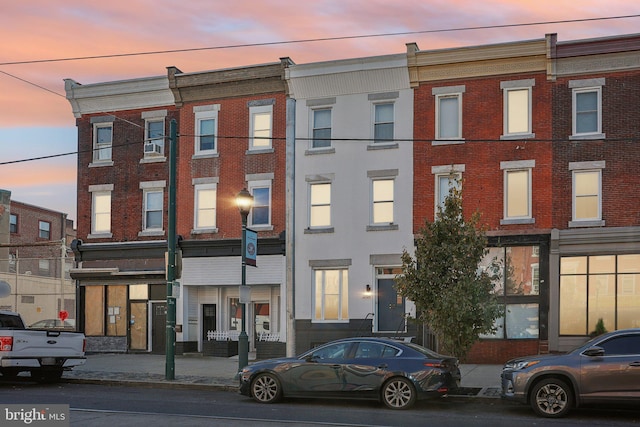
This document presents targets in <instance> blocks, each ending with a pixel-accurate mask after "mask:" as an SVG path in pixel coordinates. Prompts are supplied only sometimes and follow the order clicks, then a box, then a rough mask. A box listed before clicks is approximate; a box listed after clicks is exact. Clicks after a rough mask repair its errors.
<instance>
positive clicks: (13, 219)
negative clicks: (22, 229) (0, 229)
mask: <svg viewBox="0 0 640 427" xmlns="http://www.w3.org/2000/svg"><path fill="white" fill-rule="evenodd" d="M17 232H18V215H15V214H9V233H17Z"/></svg>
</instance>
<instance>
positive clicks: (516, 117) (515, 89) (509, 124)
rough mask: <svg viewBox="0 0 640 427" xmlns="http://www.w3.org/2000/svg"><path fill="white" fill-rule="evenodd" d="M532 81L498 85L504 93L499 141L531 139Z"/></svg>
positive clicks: (533, 82)
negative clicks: (501, 132) (501, 130)
mask: <svg viewBox="0 0 640 427" xmlns="http://www.w3.org/2000/svg"><path fill="white" fill-rule="evenodd" d="M534 85H535V80H534V79H527V80H511V81H506V82H501V83H500V88H501V89H502V91H503V93H504V107H503V112H504V118H503V134H502V136H501V139H512V138H533V137H534V136H535V135H534V134H533V131H532V127H531V104H532V101H531V94H532V88H533V86H534Z"/></svg>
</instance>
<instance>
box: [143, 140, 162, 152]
mask: <svg viewBox="0 0 640 427" xmlns="http://www.w3.org/2000/svg"><path fill="white" fill-rule="evenodd" d="M144 152H145V154H146V153H154V154H162V146H161V145H160V144H156V143H154V142H147V143H146V144H144Z"/></svg>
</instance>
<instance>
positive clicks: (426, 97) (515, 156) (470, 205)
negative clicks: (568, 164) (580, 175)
mask: <svg viewBox="0 0 640 427" xmlns="http://www.w3.org/2000/svg"><path fill="white" fill-rule="evenodd" d="M527 78H535V80H536V83H535V86H534V87H533V91H532V96H533V99H532V104H533V109H532V112H533V113H532V114H533V116H532V127H533V132H534V133H535V140H516V141H506V140H505V141H501V140H500V135H502V133H503V123H502V122H503V91H502V90H501V89H500V82H501V81H506V80H510V79H514V80H520V79H527ZM461 84H464V85H465V92H464V93H463V95H462V105H463V112H462V120H463V123H462V135H463V137H464V138H465V140H466V142H465V143H464V144H450V145H437V146H432V144H431V141H432V140H434V139H435V97H434V95H432V88H433V87H443V86H453V85H461ZM414 99H415V101H414V106H415V120H414V133H415V135H414V136H415V139H416V141H417V142H416V144H414V173H415V177H414V179H415V180H414V197H415V199H414V200H415V202H414V230H416V231H417V230H419V228H420V227H422V226H423V224H424V221H425V219H428V220H429V221H433V218H434V200H435V178H434V175H433V174H432V173H431V167H432V166H434V165H438V166H442V165H451V164H464V165H465V172H464V173H463V175H462V177H463V196H462V197H463V209H464V212H465V216H467V217H468V216H470V215H471V214H472V213H473V212H475V211H479V212H481V214H482V222H483V223H486V224H488V225H489V227H490V229H491V230H496V231H500V232H505V233H507V234H511V233H533V232H536V231H538V230H540V229H549V228H550V227H551V223H552V219H551V215H552V210H551V200H552V193H551V183H552V167H551V166H552V157H551V155H552V150H551V143H550V141H549V139H550V137H551V128H550V126H551V111H552V109H551V105H550V102H551V86H550V85H549V83H548V82H547V81H546V77H545V76H544V75H518V76H509V77H506V76H499V77H492V78H484V79H475V80H464V81H447V82H436V83H429V84H424V83H423V84H421V85H420V86H419V87H418V88H417V89H416V91H415V98H414ZM518 160H535V167H534V168H533V172H532V216H533V218H534V219H535V223H534V224H521V225H500V219H502V218H503V196H504V194H503V193H504V191H503V187H504V183H503V180H504V172H503V170H501V169H500V162H502V161H518Z"/></svg>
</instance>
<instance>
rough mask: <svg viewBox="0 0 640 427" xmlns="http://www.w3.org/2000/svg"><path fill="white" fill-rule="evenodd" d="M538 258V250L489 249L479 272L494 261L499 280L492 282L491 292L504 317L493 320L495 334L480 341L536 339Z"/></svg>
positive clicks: (521, 247)
mask: <svg viewBox="0 0 640 427" xmlns="http://www.w3.org/2000/svg"><path fill="white" fill-rule="evenodd" d="M538 254H539V246H507V247H499V248H496V247H493V248H489V251H488V253H487V255H486V256H485V257H484V259H483V260H482V261H481V263H480V268H481V269H485V270H486V269H488V268H489V266H490V264H491V261H492V260H493V259H496V260H497V261H498V265H499V266H500V276H499V278H498V279H497V280H496V282H494V291H495V292H496V294H497V295H498V296H499V297H500V298H501V299H502V301H503V302H504V306H505V316H504V317H502V318H499V319H496V326H498V330H497V332H496V333H495V334H493V335H483V336H482V338H500V339H503V338H507V339H527V338H538V334H539V330H538V329H539V325H538V312H539V305H540V301H539V299H540V297H539V295H540V274H539V270H538V261H539V257H538Z"/></svg>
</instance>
